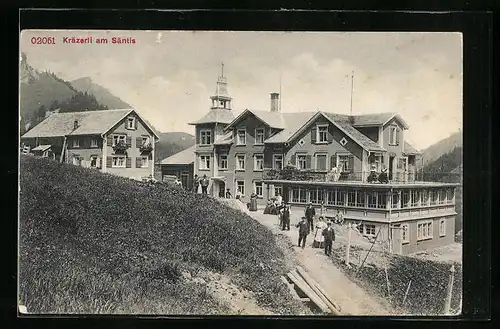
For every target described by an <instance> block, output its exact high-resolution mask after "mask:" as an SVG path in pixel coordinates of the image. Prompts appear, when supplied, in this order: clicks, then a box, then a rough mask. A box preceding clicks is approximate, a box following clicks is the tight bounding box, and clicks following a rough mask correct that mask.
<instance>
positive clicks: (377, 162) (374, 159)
mask: <svg viewBox="0 0 500 329" xmlns="http://www.w3.org/2000/svg"><path fill="white" fill-rule="evenodd" d="M369 160H370V166H372V165H373V166H375V170H376V171H377V172H380V171H381V170H382V155H380V154H373V153H372V154H370V157H369Z"/></svg>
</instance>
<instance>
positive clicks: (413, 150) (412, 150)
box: [403, 141, 422, 155]
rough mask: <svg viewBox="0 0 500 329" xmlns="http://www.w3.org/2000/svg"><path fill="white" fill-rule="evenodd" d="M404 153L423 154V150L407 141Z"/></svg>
mask: <svg viewBox="0 0 500 329" xmlns="http://www.w3.org/2000/svg"><path fill="white" fill-rule="evenodd" d="M403 153H405V154H408V155H419V154H422V152H420V151H418V150H417V149H416V148H414V147H413V146H412V145H411V144H410V143H408V142H407V141H405V149H404V152H403Z"/></svg>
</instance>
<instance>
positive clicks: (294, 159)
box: [290, 154, 297, 165]
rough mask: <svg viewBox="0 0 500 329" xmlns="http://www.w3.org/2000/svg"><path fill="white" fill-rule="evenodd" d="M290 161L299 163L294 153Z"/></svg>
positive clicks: (295, 163) (294, 163)
mask: <svg viewBox="0 0 500 329" xmlns="http://www.w3.org/2000/svg"><path fill="white" fill-rule="evenodd" d="M290 162H291V163H292V164H293V165H297V159H296V156H295V154H292V157H291V159H290Z"/></svg>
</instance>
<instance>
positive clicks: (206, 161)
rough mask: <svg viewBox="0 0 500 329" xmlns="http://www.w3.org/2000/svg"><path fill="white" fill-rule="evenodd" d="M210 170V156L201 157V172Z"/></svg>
mask: <svg viewBox="0 0 500 329" xmlns="http://www.w3.org/2000/svg"><path fill="white" fill-rule="evenodd" d="M208 169H210V155H200V170H208Z"/></svg>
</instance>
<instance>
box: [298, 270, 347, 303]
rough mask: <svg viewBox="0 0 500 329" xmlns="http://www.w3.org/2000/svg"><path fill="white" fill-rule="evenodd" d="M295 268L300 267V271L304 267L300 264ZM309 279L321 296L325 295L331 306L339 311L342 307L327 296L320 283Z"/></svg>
mask: <svg viewBox="0 0 500 329" xmlns="http://www.w3.org/2000/svg"><path fill="white" fill-rule="evenodd" d="M297 268H300V269H301V270H302V271H304V269H303V268H302V267H300V266H297ZM304 272H305V271H304ZM311 280H312V282H313V283H314V285H315V286H316V288H318V290H319V291H320V292H321V293H322V294H323V296H325V297H326V299H328V301H329V302H330V303H331V304H332V305H333V306H335V308H336V309H337V311H339V312H341V311H342V308H341V307H340V305H339V304H338V303H336V302H335V301H334V300H333V299H332V298H331V297H330V296H328V294H327V293H326V291H325V289H323V287H321V285H320V284H319V283H318V282H317V281H316V280H314V279H313V278H312V277H311Z"/></svg>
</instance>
